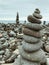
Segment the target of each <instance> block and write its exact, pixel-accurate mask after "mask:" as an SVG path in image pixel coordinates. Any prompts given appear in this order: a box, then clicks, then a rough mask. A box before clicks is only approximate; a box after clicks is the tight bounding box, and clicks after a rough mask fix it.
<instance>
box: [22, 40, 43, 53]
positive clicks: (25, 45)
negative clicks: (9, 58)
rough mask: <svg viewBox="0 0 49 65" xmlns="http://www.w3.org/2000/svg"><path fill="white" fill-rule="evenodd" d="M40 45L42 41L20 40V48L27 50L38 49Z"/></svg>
mask: <svg viewBox="0 0 49 65" xmlns="http://www.w3.org/2000/svg"><path fill="white" fill-rule="evenodd" d="M41 47H42V41H39V42H38V43H36V44H29V43H27V42H25V41H22V48H23V49H24V50H25V51H28V52H32V51H36V50H39V49H40V48H41Z"/></svg>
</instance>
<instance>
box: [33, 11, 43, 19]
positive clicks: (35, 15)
mask: <svg viewBox="0 0 49 65" xmlns="http://www.w3.org/2000/svg"><path fill="white" fill-rule="evenodd" d="M33 16H34V17H36V18H38V19H42V16H41V15H40V14H38V13H35V12H34V13H33Z"/></svg>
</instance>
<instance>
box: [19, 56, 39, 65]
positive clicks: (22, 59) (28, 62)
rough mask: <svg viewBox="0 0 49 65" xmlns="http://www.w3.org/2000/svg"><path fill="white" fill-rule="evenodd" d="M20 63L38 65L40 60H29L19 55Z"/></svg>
mask: <svg viewBox="0 0 49 65" xmlns="http://www.w3.org/2000/svg"><path fill="white" fill-rule="evenodd" d="M20 60H21V64H22V65H40V62H30V61H28V60H26V59H24V58H22V57H20Z"/></svg>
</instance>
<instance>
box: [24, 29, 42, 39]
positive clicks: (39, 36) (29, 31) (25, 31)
mask: <svg viewBox="0 0 49 65" xmlns="http://www.w3.org/2000/svg"><path fill="white" fill-rule="evenodd" d="M23 33H24V34H26V35H29V36H33V37H37V38H41V36H42V35H41V34H40V32H37V31H34V30H30V29H28V28H24V29H23Z"/></svg>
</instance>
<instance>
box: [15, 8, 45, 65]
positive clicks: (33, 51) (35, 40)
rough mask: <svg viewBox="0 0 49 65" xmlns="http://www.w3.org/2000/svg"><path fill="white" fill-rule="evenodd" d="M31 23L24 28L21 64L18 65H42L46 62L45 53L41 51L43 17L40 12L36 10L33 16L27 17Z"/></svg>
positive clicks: (20, 50)
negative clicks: (41, 64)
mask: <svg viewBox="0 0 49 65" xmlns="http://www.w3.org/2000/svg"><path fill="white" fill-rule="evenodd" d="M27 19H28V21H29V23H27V24H25V27H24V28H23V33H24V35H23V41H22V46H20V47H19V52H20V58H19V59H20V60H19V61H20V63H19V62H16V65H21V64H22V65H40V63H45V62H46V57H45V53H44V51H43V50H42V49H41V47H42V41H41V36H42V35H41V33H40V30H41V29H42V26H41V21H40V19H42V16H41V15H40V10H39V9H35V11H34V13H33V15H29V16H28V17H27Z"/></svg>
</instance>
